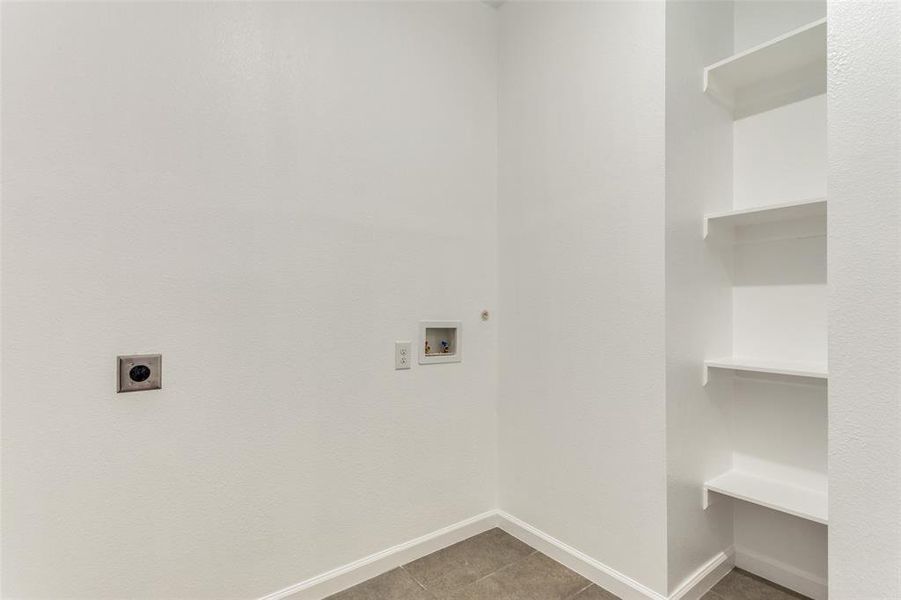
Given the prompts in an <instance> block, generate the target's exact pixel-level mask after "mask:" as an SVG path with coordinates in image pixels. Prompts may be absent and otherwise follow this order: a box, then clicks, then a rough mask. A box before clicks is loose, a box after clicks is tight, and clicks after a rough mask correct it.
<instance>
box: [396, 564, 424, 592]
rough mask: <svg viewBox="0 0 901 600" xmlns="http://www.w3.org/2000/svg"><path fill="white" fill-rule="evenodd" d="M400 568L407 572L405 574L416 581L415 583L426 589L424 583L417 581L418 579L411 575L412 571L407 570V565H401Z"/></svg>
mask: <svg viewBox="0 0 901 600" xmlns="http://www.w3.org/2000/svg"><path fill="white" fill-rule="evenodd" d="M407 564H409V563H407ZM400 568H401V570H402V571H403V572H404V573H406V574H407V576H408V577H409V578H410V579H412V580H413V581H414V582H415V583H416V585H418V586H419V587H421V588H422V589H424V590H428V588H426V587H425V585H424V584H423V583H422V582H421V581H419V580H418V579H416V577H414V576H413V573H410V571H408V570H407V565H401V566H400Z"/></svg>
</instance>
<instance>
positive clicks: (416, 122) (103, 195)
mask: <svg viewBox="0 0 901 600" xmlns="http://www.w3.org/2000/svg"><path fill="white" fill-rule="evenodd" d="M496 16H497V15H496V13H495V11H493V10H492V9H490V8H489V7H487V6H485V5H482V4H480V3H426V4H421V3H410V4H386V3H378V4H365V3H364V4H343V3H334V4H310V3H303V4H280V3H270V4H232V3H208V4H193V3H188V4H123V3H109V4H84V3H70V4H65V3H56V4H33V3H29V4H10V3H4V5H3V31H2V38H3V39H2V44H3V45H2V51H3V81H2V83H3V98H2V101H3V115H2V116H3V126H4V130H3V148H2V151H3V159H4V164H3V167H4V168H3V188H2V192H3V224H2V255H3V264H2V267H3V291H2V302H3V341H2V349H3V357H4V359H5V361H4V364H3V375H4V377H3V390H2V391H3V476H4V480H3V483H4V486H3V489H4V498H3V525H4V531H3V558H4V563H3V569H4V570H3V585H4V588H3V596H4V597H19V598H25V597H30V598H33V597H82V598H92V599H96V598H113V597H130V598H139V597H144V598H162V597H183V598H230V597H244V598H246V597H252V596H259V595H262V594H264V593H268V592H272V591H274V590H276V589H279V588H281V587H284V586H286V585H289V584H293V583H295V582H297V581H300V580H302V579H305V578H307V577H310V576H312V575H315V574H319V573H321V572H324V571H326V570H328V569H330V568H333V567H336V566H338V565H341V564H344V563H347V562H349V561H351V560H355V559H358V558H360V557H362V556H365V555H367V554H369V553H372V552H375V551H378V550H382V549H384V548H386V547H388V546H391V545H393V544H396V543H399V542H402V541H406V540H409V539H411V538H413V537H416V536H418V535H422V534H424V533H427V532H430V531H433V530H435V529H438V528H439V527H443V526H445V525H449V524H451V523H454V522H456V521H459V520H461V519H464V518H467V517H470V516H472V515H474V514H477V513H479V512H481V511H484V510H487V509H490V508H492V507H494V506H495V501H496V496H495V481H496V464H495V463H496V445H495V436H496V412H495V395H496V377H497V364H496V360H495V357H496V331H495V329H496V323H495V322H494V321H489V322H487V323H482V322H480V321H479V320H478V314H479V310H480V309H482V308H483V307H487V308H492V307H493V306H494V305H495V302H496V271H497V269H496V266H497V265H496V258H495V257H496V245H495V243H496V227H497V220H496V205H495V193H496V156H497V153H496ZM655 60H657V59H655ZM655 86H656V84H655ZM659 118H660V117H659V115H654V119H656V120H659ZM651 147H653V144H652V145H651ZM650 208H651V207H650V206H649V207H648V211H650ZM643 214H644V213H642V215H641V216H642V217H643ZM650 262H651V263H653V261H650ZM651 266H652V267H653V264H652V265H651ZM652 270H653V269H652ZM654 281H656V280H655V279H653V278H652V279H650V280H649V283H648V285H652V283H653V282H654ZM422 318H446V319H458V318H459V319H462V320H463V322H464V329H465V333H466V336H465V341H466V348H465V351H464V356H465V358H464V362H463V363H461V364H451V365H437V366H428V367H419V366H416V367H415V368H414V369H413V370H412V371H400V372H395V371H394V370H393V342H394V340H396V339H415V336H416V332H417V321H418V320H419V319H422ZM656 318H657V316H656V315H655V319H656ZM136 352H162V354H163V365H164V374H163V382H164V383H163V385H164V389H163V390H162V391H158V392H147V393H139V394H128V395H116V394H115V393H114V390H115V378H114V373H115V370H114V369H115V357H116V355H117V354H123V353H136ZM642 374H644V373H642ZM634 412H635V414H639V410H638V409H637V408H636V409H635V411H634ZM655 421H656V420H655V419H652V421H651V422H652V425H651V427H652V429H653V430H654V436H653V439H657V437H659V435H660V433H659V432H658V431H657V430H658V429H659V427H658V425H657V423H656V422H655ZM629 500H630V501H633V500H634V498H629ZM654 502H655V503H657V504H659V503H660V502H661V500H660V499H659V498H658V499H655V500H654ZM610 518H611V519H612V518H613V516H612V515H611V516H610ZM659 527H660V525H659V522H658V521H655V520H651V521H650V522H648V523H647V524H646V529H647V530H653V531H657V530H658V529H659ZM603 529H604V528H603V523H599V524H598V529H597V530H596V531H603ZM642 536H643V537H647V533H646V532H645V533H643V534H642Z"/></svg>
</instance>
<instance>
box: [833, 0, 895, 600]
mask: <svg viewBox="0 0 901 600" xmlns="http://www.w3.org/2000/svg"><path fill="white" fill-rule="evenodd" d="M899 32H901V6H899V5H898V3H897V2H896V3H888V2H865V3H845V2H831V3H830V4H829V55H830V63H829V91H828V99H829V184H828V190H829V191H828V194H829V253H830V257H829V284H830V287H831V295H830V299H829V438H830V447H829V522H830V523H829V583H830V597H831V598H833V599H835V600H845V599H854V600H862V599H876V598H880V599H882V598H901V112H899V106H901V36H899ZM862 40H865V41H863V42H862Z"/></svg>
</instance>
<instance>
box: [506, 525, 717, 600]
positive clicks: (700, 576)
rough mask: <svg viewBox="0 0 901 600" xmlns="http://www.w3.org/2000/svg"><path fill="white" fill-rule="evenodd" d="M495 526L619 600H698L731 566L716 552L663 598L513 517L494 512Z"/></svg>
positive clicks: (626, 576) (661, 595)
mask: <svg viewBox="0 0 901 600" xmlns="http://www.w3.org/2000/svg"><path fill="white" fill-rule="evenodd" d="M498 526H499V527H500V528H501V529H503V530H504V531H506V532H507V533H509V534H510V535H512V536H515V537H517V538H519V539H520V540H522V541H524V542H525V543H527V544H529V545H530V546H532V547H533V548H535V549H537V550H540V551H541V552H543V553H545V554H547V555H548V556H550V557H551V558H553V559H554V560H556V561H557V562H559V563H560V564H562V565H564V566H566V567H568V568H570V569H572V570H573V571H575V572H576V573H578V574H579V575H581V576H583V577H585V578H586V579H589V580H591V581H592V582H594V583H596V584H597V585H599V586H600V587H602V588H604V589H605V590H607V591H609V592H612V593H613V594H616V595H617V596H619V597H620V598H622V599H623V600H698V599H699V598H700V597H701V596H703V595H704V594H705V593H706V592H707V591H708V590H709V589H710V588H711V587H713V586H714V584H716V582H717V581H719V580H720V579H722V578H723V577H724V576H725V575H726V573H728V572H729V571H730V570H731V569H732V566H733V564H732V555H731V553H726V552H720V553H719V554H718V555H716V556H714V557H713V558H711V559H710V560H709V561H708V562H707V563H706V564H704V565H702V566H701V568H699V569H698V570H697V571H696V572H695V573H694V574H692V575H691V576H690V577H688V578H687V579H686V580H685V581H684V582H682V584H681V585H680V586H679V587H678V588H677V589H676V591H675V592H673V593H672V594H670V596H669V597H667V596H664V595H663V594H660V593H658V592H655V591H654V590H652V589H651V588H649V587H647V586H645V585H643V584H641V583H639V582H637V581H635V580H634V579H632V578H631V577H629V576H628V575H625V574H623V573H620V572H619V571H617V570H616V569H613V568H611V567H608V566H607V565H605V564H603V563H601V562H599V561H597V560H595V559H593V558H591V557H590V556H588V555H587V554H585V553H583V552H580V551H579V550H576V549H575V548H573V547H572V546H569V545H567V544H564V543H563V542H561V541H560V540H558V539H556V538H554V537H552V536H550V535H548V534H547V533H545V532H543V531H541V530H540V529H537V528H535V527H533V526H531V525H529V524H528V523H524V522H523V521H520V520H519V519H517V518H516V517H514V516H513V515H510V514H508V513H505V512H503V511H498Z"/></svg>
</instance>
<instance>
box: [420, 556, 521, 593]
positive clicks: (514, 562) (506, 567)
mask: <svg viewBox="0 0 901 600" xmlns="http://www.w3.org/2000/svg"><path fill="white" fill-rule="evenodd" d="M537 552H538V550H536V549H535V548H532V551H531V552H529V553H528V554H526V555H525V556H523V557H521V558H518V559H517V560H514V561H513V562H509V563H507V564H505V565H502V566H500V567H498V568H497V569H495V570H494V571H492V572H490V573H486V574H485V575H482V576H481V577H479V578H478V579H476V580H474V581H470V582H469V583H467V584H466V585H461V586H460V587H458V588H456V589H454V590H450V591H451V592H454V593H456V592H459V591H460V590H465V589H466V588H468V587H472V586H474V585H475V584H477V583H479V582H480V581H482V580H484V579H488V578H489V577H491V576H492V575H496V574H498V573H500V572H501V571H504V570H506V569H509V568H510V567H512V566H513V565H515V564H518V563H520V562H522V561H524V560H525V559H527V558H529V557H530V556H532V555H533V554H535V553H537ZM425 589H426V590H428V588H425Z"/></svg>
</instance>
